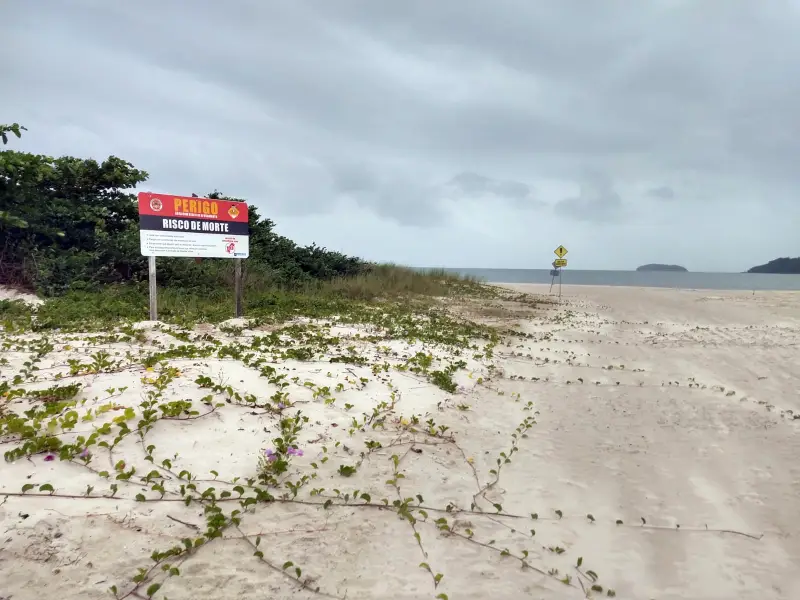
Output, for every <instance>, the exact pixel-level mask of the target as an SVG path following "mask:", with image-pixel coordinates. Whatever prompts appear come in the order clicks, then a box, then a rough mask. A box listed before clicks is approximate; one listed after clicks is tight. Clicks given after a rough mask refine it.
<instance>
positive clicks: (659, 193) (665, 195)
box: [647, 185, 675, 200]
mask: <svg viewBox="0 0 800 600" xmlns="http://www.w3.org/2000/svg"><path fill="white" fill-rule="evenodd" d="M647 195H648V196H651V197H653V198H658V199H660V200H672V199H673V198H675V190H673V189H672V188H671V187H669V186H668V185H660V186H658V187H654V188H651V189H649V190H647Z"/></svg>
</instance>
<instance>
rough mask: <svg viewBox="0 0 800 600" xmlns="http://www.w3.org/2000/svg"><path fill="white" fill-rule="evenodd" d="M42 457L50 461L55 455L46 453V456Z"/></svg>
mask: <svg viewBox="0 0 800 600" xmlns="http://www.w3.org/2000/svg"><path fill="white" fill-rule="evenodd" d="M44 459H45V460H46V461H47V462H50V461H51V460H55V459H56V455H55V454H48V455H47V456H45V457H44Z"/></svg>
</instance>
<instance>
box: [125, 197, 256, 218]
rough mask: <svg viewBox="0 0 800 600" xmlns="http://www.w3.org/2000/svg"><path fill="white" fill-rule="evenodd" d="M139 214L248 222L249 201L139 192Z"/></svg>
mask: <svg viewBox="0 0 800 600" xmlns="http://www.w3.org/2000/svg"><path fill="white" fill-rule="evenodd" d="M139 214H140V215H150V216H154V217H182V218H184V219H206V220H211V221H227V222H231V223H247V203H246V202H232V201H230V200H213V199H211V198H190V197H187V196H172V195H170V194H153V193H151V192H139Z"/></svg>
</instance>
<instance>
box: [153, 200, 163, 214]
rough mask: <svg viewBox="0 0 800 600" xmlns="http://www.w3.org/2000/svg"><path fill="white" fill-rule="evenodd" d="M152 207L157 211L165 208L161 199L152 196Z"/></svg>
mask: <svg viewBox="0 0 800 600" xmlns="http://www.w3.org/2000/svg"><path fill="white" fill-rule="evenodd" d="M150 208H151V209H152V210H153V211H155V212H161V209H162V208H164V205H163V204H162V203H161V200H159V199H158V198H151V199H150Z"/></svg>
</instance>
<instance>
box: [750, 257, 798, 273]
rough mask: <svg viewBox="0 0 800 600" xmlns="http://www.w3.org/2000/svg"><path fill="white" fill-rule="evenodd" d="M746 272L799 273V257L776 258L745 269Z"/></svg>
mask: <svg viewBox="0 0 800 600" xmlns="http://www.w3.org/2000/svg"><path fill="white" fill-rule="evenodd" d="M747 272H748V273H780V274H784V275H798V274H800V257H797V258H788V257H786V258H776V259H775V260H771V261H769V262H768V263H767V264H765V265H758V266H757V267H753V268H752V269H748V270H747Z"/></svg>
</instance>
